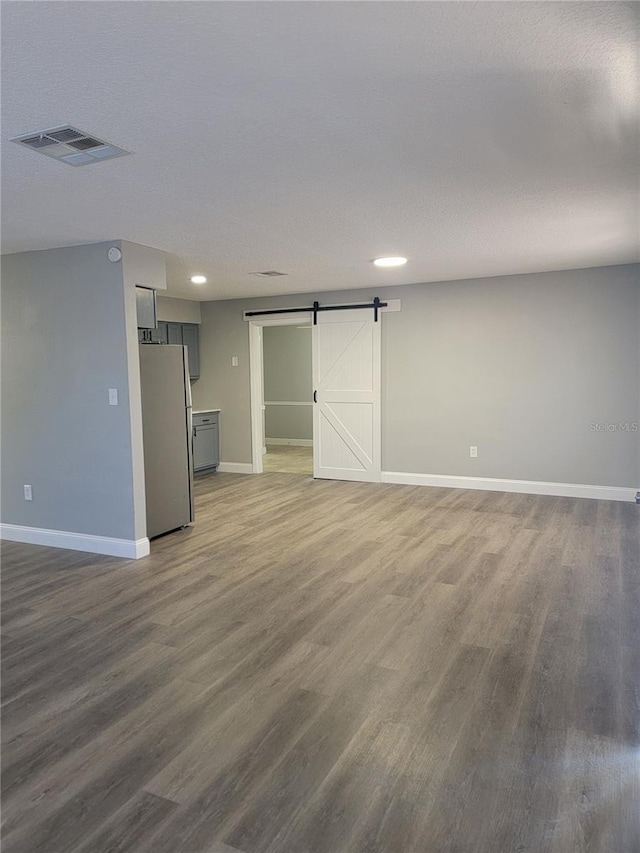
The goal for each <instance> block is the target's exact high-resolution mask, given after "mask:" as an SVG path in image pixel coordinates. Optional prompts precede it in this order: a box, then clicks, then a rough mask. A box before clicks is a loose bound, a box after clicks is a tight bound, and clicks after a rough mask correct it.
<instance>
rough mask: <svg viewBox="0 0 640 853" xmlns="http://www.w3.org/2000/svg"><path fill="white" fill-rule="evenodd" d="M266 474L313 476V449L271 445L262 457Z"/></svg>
mask: <svg viewBox="0 0 640 853" xmlns="http://www.w3.org/2000/svg"><path fill="white" fill-rule="evenodd" d="M262 465H263V469H264V471H265V473H279V474H307V475H308V476H309V477H311V476H313V447H297V446H294V445H288V444H282V445H277V444H269V445H268V446H267V452H266V453H265V455H264V456H263V457H262Z"/></svg>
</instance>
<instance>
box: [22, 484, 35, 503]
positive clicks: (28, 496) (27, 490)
mask: <svg viewBox="0 0 640 853" xmlns="http://www.w3.org/2000/svg"><path fill="white" fill-rule="evenodd" d="M24 499H25V501H32V500H33V490H32V488H31V486H25V487H24Z"/></svg>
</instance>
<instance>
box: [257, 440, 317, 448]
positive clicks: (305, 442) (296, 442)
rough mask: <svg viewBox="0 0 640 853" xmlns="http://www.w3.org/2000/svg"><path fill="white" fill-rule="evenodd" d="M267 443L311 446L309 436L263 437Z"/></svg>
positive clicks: (311, 441) (311, 442)
mask: <svg viewBox="0 0 640 853" xmlns="http://www.w3.org/2000/svg"><path fill="white" fill-rule="evenodd" d="M265 441H266V442H267V444H276V445H281V444H286V445H294V446H295V447H313V440H312V439H311V438H265Z"/></svg>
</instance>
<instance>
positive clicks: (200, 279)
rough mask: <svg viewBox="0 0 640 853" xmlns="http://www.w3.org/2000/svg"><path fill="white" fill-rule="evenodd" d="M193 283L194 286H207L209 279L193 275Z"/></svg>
mask: <svg viewBox="0 0 640 853" xmlns="http://www.w3.org/2000/svg"><path fill="white" fill-rule="evenodd" d="M191 281H192V283H193V284H206V283H207V279H206V278H205V276H203V275H192V276H191Z"/></svg>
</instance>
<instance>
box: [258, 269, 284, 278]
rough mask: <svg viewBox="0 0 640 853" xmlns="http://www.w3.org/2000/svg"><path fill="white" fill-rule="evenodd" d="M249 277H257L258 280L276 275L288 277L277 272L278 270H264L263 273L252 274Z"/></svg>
mask: <svg viewBox="0 0 640 853" xmlns="http://www.w3.org/2000/svg"><path fill="white" fill-rule="evenodd" d="M249 275H257V276H260V278H272V277H273V276H276V275H288V273H286V272H278V270H265V272H252V273H249Z"/></svg>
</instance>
